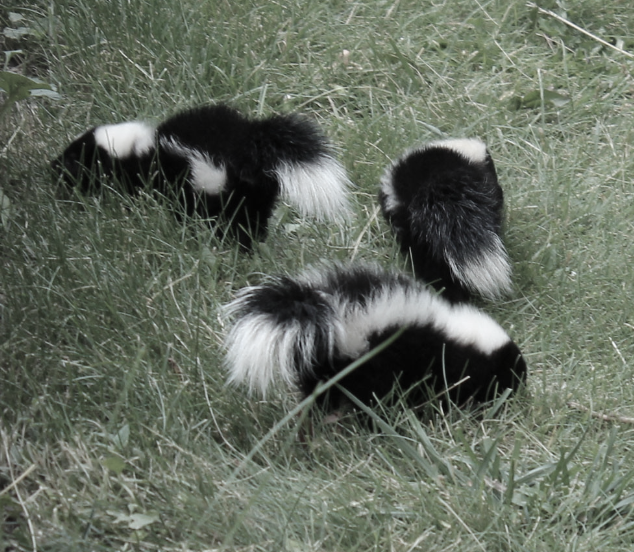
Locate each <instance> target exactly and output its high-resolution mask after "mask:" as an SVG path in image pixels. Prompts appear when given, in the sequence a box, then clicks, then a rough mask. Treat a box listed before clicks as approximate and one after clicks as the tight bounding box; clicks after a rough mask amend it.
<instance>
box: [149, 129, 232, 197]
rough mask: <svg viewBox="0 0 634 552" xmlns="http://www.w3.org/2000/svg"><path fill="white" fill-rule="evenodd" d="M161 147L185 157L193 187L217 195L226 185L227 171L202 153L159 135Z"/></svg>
mask: <svg viewBox="0 0 634 552" xmlns="http://www.w3.org/2000/svg"><path fill="white" fill-rule="evenodd" d="M161 147H163V148H165V149H166V150H168V151H171V152H173V153H176V154H178V155H181V156H183V157H186V158H187V161H188V162H189V166H190V169H191V183H192V186H193V187H194V189H196V190H198V191H200V192H204V193H205V194H208V195H219V194H220V192H222V190H224V188H225V186H226V185H227V171H226V170H225V168H224V166H223V165H216V164H215V163H214V162H213V161H212V160H211V159H210V158H209V156H207V155H205V154H204V153H202V152H200V151H198V150H196V149H193V148H188V147H187V146H183V145H182V144H180V143H179V142H178V141H177V140H176V139H174V138H166V137H161Z"/></svg>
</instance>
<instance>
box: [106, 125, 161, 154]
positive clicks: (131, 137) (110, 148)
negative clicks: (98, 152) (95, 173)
mask: <svg viewBox="0 0 634 552" xmlns="http://www.w3.org/2000/svg"><path fill="white" fill-rule="evenodd" d="M155 134H156V129H155V128H154V127H153V126H151V125H149V124H147V123H143V122H140V121H130V122H128V123H119V124H114V125H103V126H100V127H97V128H96V129H95V142H96V144H97V145H98V146H99V147H101V148H103V149H104V150H106V151H107V152H108V153H109V155H110V156H111V157H114V158H116V159H126V158H128V157H131V156H133V155H134V156H137V157H139V156H141V155H145V154H146V153H149V152H150V151H151V150H152V149H153V148H154V138H155Z"/></svg>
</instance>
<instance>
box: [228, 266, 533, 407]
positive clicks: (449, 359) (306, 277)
mask: <svg viewBox="0 0 634 552" xmlns="http://www.w3.org/2000/svg"><path fill="white" fill-rule="evenodd" d="M226 312H227V314H228V316H229V318H230V319H232V325H231V328H230V331H229V333H228V335H227V338H226V342H225V347H226V364H227V367H228V372H229V382H231V383H242V384H245V385H246V386H247V387H248V389H249V391H250V392H253V391H257V392H259V393H260V394H262V395H263V396H264V395H265V394H266V393H267V391H268V389H269V388H270V387H271V386H272V385H274V384H275V382H276V381H277V382H283V383H285V384H287V385H289V384H290V385H291V386H293V387H296V388H297V389H299V390H300V391H301V392H302V393H303V394H304V395H309V394H310V393H311V392H312V391H313V390H314V388H315V386H316V385H317V384H318V383H319V382H320V381H327V380H328V379H330V378H331V377H333V376H334V375H336V374H337V373H339V372H340V371H341V370H343V369H344V368H345V367H346V366H348V365H349V364H350V363H351V362H353V361H354V360H356V359H358V358H360V357H361V356H362V355H364V354H365V353H368V352H369V351H371V350H372V349H373V348H374V347H376V346H377V345H379V344H380V343H382V342H383V341H385V340H386V339H388V338H389V337H390V336H391V335H393V334H394V333H395V332H397V331H398V330H399V329H401V328H405V330H404V333H403V334H402V335H401V336H399V338H397V340H396V341H395V342H393V343H392V344H391V345H390V346H389V347H388V348H387V349H385V350H384V351H382V352H381V353H379V354H377V355H375V356H374V357H372V358H371V359H370V360H368V361H367V362H366V363H365V364H364V365H362V366H360V367H359V368H358V369H357V370H356V371H354V372H353V373H351V374H350V375H349V376H347V377H346V378H344V379H343V380H341V382H340V385H342V386H343V387H345V388H347V389H348V391H350V392H351V393H353V394H354V395H356V396H357V397H358V398H359V399H360V400H362V401H363V402H366V403H372V402H373V401H374V400H375V399H376V398H381V397H384V396H387V395H388V394H389V393H390V391H391V390H392V389H393V388H394V386H395V385H399V386H401V388H402V389H403V390H408V389H411V388H412V387H413V388H415V389H416V390H417V391H416V392H415V393H414V394H413V395H412V397H415V398H417V399H420V396H421V394H422V393H423V392H424V391H425V390H426V388H424V386H425V385H427V386H429V387H430V388H432V389H433V390H434V391H435V392H437V393H440V394H442V393H443V392H444V391H446V390H447V388H449V389H450V391H449V394H450V397H452V399H455V400H459V401H461V402H464V401H465V400H467V399H468V398H473V399H475V400H476V401H484V400H488V399H490V398H493V397H494V396H495V395H496V394H497V393H498V392H501V391H503V390H504V389H505V388H511V389H513V390H515V389H517V388H518V387H519V385H520V383H521V382H522V381H523V380H524V379H525V375H526V364H525V362H524V360H523V358H522V355H521V352H520V350H519V348H518V347H517V345H516V344H515V343H513V341H512V340H511V338H510V337H509V336H508V334H507V333H506V332H505V331H504V330H503V329H502V328H501V327H500V326H499V324H497V323H496V322H495V321H494V320H493V319H492V318H490V317H489V316H487V315H486V314H484V313H482V312H481V311H479V310H478V309H476V308H475V307H472V306H469V305H466V304H452V303H450V302H448V301H446V300H445V299H443V298H442V297H440V296H437V295H436V294H434V293H433V292H432V291H430V290H429V289H428V288H427V287H426V286H424V285H423V284H420V283H418V282H415V281H413V280H410V279H408V278H406V277H404V276H402V275H395V274H391V273H388V272H384V271H382V270H380V269H377V268H374V267H367V266H357V267H351V268H345V267H341V266H335V267H333V268H327V269H324V270H321V271H319V270H312V271H308V272H306V273H305V274H303V275H302V276H299V277H297V278H291V277H279V278H274V279H269V280H268V281H266V282H264V283H263V284H261V285H258V286H253V287H248V288H245V289H243V290H242V291H240V292H239V293H238V295H237V297H236V299H235V300H234V301H233V302H231V303H230V304H229V305H228V306H227V309H226ZM425 379H427V382H426V383H425V384H421V381H422V380H425ZM463 380H464V381H463ZM459 382H461V383H460V385H458V386H457V387H456V388H452V386H453V385H455V384H458V383H459ZM333 392H335V391H333V390H331V391H330V394H331V395H332V393H333Z"/></svg>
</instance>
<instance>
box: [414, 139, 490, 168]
mask: <svg viewBox="0 0 634 552" xmlns="http://www.w3.org/2000/svg"><path fill="white" fill-rule="evenodd" d="M429 148H444V149H448V150H451V151H453V152H455V153H457V154H458V155H460V156H462V157H464V158H465V159H466V160H467V161H471V162H473V163H483V162H484V161H486V158H487V147H486V144H485V143H484V142H482V141H481V140H478V139H477V138H451V139H449V140H439V141H437V142H432V143H431V144H429V145H427V146H425V147H424V148H423V149H429Z"/></svg>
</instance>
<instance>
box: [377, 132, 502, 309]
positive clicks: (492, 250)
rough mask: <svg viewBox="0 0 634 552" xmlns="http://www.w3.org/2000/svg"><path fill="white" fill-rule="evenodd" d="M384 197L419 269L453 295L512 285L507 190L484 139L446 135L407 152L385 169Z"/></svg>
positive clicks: (492, 295)
mask: <svg viewBox="0 0 634 552" xmlns="http://www.w3.org/2000/svg"><path fill="white" fill-rule="evenodd" d="M379 202H380V204H381V210H382V212H383V215H384V216H385V218H386V219H387V220H388V222H389V223H390V224H391V226H392V228H393V230H394V233H395V235H396V238H397V240H398V242H399V243H400V246H401V249H402V251H403V252H405V253H408V254H410V255H411V258H412V262H413V265H414V272H415V274H416V276H417V277H419V278H421V279H423V280H425V281H426V282H428V283H430V284H432V285H433V286H434V287H435V288H436V289H438V290H441V289H442V290H444V292H443V295H444V296H445V297H446V298H447V299H449V300H450V301H453V302H458V301H466V300H468V299H469V298H470V296H471V293H472V292H476V293H479V294H480V295H482V296H484V297H486V298H489V299H496V298H499V297H500V296H501V295H503V294H504V293H508V292H509V291H510V289H511V267H510V264H509V261H508V256H507V253H506V250H505V248H504V244H503V243H502V239H501V237H500V233H501V226H502V208H503V205H504V195H503V192H502V188H501V187H500V185H499V184H498V179H497V175H496V172H495V166H494V165H493V160H492V159H491V156H490V155H489V152H488V150H487V148H486V146H485V144H484V143H483V142H481V141H480V140H477V139H453V140H444V141H439V142H432V143H430V144H427V145H424V146H422V147H420V148H415V149H413V150H411V151H409V152H407V153H406V154H405V155H403V157H401V158H400V159H398V160H397V161H395V162H394V163H392V165H391V166H390V167H388V168H387V170H386V171H385V174H384V175H383V177H382V180H381V191H380V192H379Z"/></svg>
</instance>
